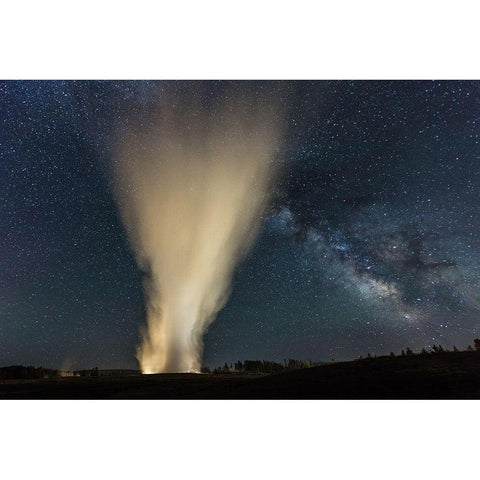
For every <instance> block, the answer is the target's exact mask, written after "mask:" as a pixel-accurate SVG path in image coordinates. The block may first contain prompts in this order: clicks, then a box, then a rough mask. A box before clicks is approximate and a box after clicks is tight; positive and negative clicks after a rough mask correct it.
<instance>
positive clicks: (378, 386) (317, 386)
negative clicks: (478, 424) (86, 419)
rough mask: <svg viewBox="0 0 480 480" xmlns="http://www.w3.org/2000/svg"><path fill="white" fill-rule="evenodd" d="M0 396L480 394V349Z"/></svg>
mask: <svg viewBox="0 0 480 480" xmlns="http://www.w3.org/2000/svg"><path fill="white" fill-rule="evenodd" d="M0 398H13V399H14V398H79V399H95V398H110V399H114V398H117V399H121V398H124V399H127V398H131V399H135V398H136V399H162V398H164V399H188V398H190V399H472V398H477V399H480V353H479V352H476V351H467V352H448V353H447V352H443V353H436V354H425V355H404V356H392V357H391V356H385V357H378V358H366V359H363V360H355V361H351V362H338V363H331V364H327V365H324V366H317V367H310V368H304V369H298V370H287V371H282V372H280V373H276V374H270V375H268V374H254V373H237V374H216V375H213V374H204V375H197V374H158V375H130V376H89V377H65V378H48V379H34V380H3V381H0Z"/></svg>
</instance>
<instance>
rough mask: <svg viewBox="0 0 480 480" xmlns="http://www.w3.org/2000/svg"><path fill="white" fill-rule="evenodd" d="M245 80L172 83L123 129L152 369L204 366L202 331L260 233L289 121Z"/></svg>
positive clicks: (146, 366) (145, 347) (124, 174)
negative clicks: (230, 84) (216, 88)
mask: <svg viewBox="0 0 480 480" xmlns="http://www.w3.org/2000/svg"><path fill="white" fill-rule="evenodd" d="M246 88H247V87H246ZM242 90H243V91H242V92H241V93H239V92H238V89H236V90H235V91H233V90H232V92H227V93H225V92H224V94H223V95H222V96H221V97H220V96H219V97H218V98H216V97H213V98H212V97H207V96H205V95H199V94H198V92H197V93H196V94H194V95H190V96H189V95H185V93H184V94H182V95H178V94H176V93H172V92H170V93H169V92H168V91H167V92H165V91H164V92H163V94H162V99H161V104H162V107H161V108H154V109H153V111H150V112H148V113H147V114H146V115H145V116H142V118H138V119H136V121H133V122H132V121H129V122H128V123H129V125H130V126H129V127H128V128H126V127H125V128H123V131H122V132H121V134H119V139H118V144H117V148H116V155H115V161H114V168H113V178H114V186H115V197H116V200H117V203H118V205H119V210H120V214H121V217H122V220H123V222H124V224H125V227H126V230H127V232H128V236H129V240H130V243H131V246H132V248H133V250H134V252H135V255H136V258H137V262H138V264H139V267H140V268H141V269H142V271H143V272H144V291H145V297H146V305H147V325H146V328H144V329H143V330H142V342H141V345H139V346H138V348H137V358H138V360H139V362H140V367H141V370H142V372H143V373H159V372H196V371H199V370H200V368H201V358H202V353H203V340H202V336H203V334H204V332H205V330H206V328H207V327H208V325H209V324H210V323H211V322H212V321H213V320H214V319H215V316H216V314H217V312H218V311H219V310H220V309H221V308H222V307H223V306H224V305H225V303H226V301H227V299H228V296H229V294H230V285H231V279H232V275H233V272H234V268H235V266H236V265H237V263H238V262H239V261H240V260H241V259H242V258H243V257H244V256H245V254H246V253H247V252H248V250H249V248H250V247H251V245H252V243H253V241H254V240H255V237H256V234H257V231H258V228H259V224H260V221H261V215H262V212H263V210H264V208H265V206H266V202H267V201H268V198H269V192H270V189H271V185H272V180H273V179H274V177H275V168H274V156H275V153H276V151H277V148H278V143H279V141H280V136H281V131H282V122H281V121H280V120H279V119H280V118H281V114H280V109H279V108H278V107H279V101H278V100H275V101H274V99H273V97H272V95H266V94H265V93H262V91H259V90H258V89H256V90H252V88H251V87H248V91H247V92H245V91H244V90H245V89H242ZM132 123H133V126H132Z"/></svg>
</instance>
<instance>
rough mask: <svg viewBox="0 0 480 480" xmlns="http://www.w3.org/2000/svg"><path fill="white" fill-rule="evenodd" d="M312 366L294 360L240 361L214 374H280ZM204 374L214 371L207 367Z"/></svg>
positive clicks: (217, 370)
mask: <svg viewBox="0 0 480 480" xmlns="http://www.w3.org/2000/svg"><path fill="white" fill-rule="evenodd" d="M311 366H312V362H311V361H310V360H309V361H305V360H295V359H293V358H289V359H288V360H287V359H285V360H284V362H283V364H282V363H279V362H271V361H269V360H245V361H243V362H241V361H240V360H238V361H237V362H235V364H230V365H228V364H227V363H225V365H223V367H216V368H214V369H213V373H216V374H220V373H278V372H282V371H284V370H295V369H298V368H308V367H311ZM202 372H203V373H212V371H211V370H210V369H209V368H208V367H205V368H203V369H202Z"/></svg>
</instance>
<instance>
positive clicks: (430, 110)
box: [0, 81, 480, 369]
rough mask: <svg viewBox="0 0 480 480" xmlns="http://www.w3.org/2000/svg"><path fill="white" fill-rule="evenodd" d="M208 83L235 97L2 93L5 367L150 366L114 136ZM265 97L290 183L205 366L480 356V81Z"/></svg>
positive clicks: (347, 85)
mask: <svg viewBox="0 0 480 480" xmlns="http://www.w3.org/2000/svg"><path fill="white" fill-rule="evenodd" d="M194 83H195V89H194V90H195V92H199V91H201V92H202V95H203V96H204V97H205V98H207V99H208V98H216V97H218V96H222V95H225V91H226V82H201V84H199V83H198V82H188V81H183V82H154V81H145V82H141V81H6V82H0V122H1V129H0V159H1V161H0V168H1V175H0V188H1V192H2V195H1V200H2V210H1V216H0V221H1V232H2V233H1V239H2V247H1V249H0V301H1V307H0V308H1V310H0V365H13V364H24V365H27V364H34V365H37V366H39V365H44V366H48V367H57V368H65V369H68V368H91V367H93V366H99V368H137V366H138V364H137V361H136V359H135V346H136V345H137V344H138V342H139V327H140V326H141V325H142V324H143V323H144V317H145V312H144V308H145V305H144V298H143V292H142V276H141V273H140V272H139V270H138V268H137V265H136V262H135V258H134V254H133V253H132V251H131V249H130V248H129V246H128V241H127V237H126V234H125V231H124V228H123V226H122V223H121V221H120V219H119V216H118V212H117V208H116V206H115V202H114V200H113V195H112V188H111V183H110V180H109V175H108V167H107V166H108V164H109V161H111V156H112V142H113V139H112V131H113V128H114V126H115V125H116V124H118V122H123V121H125V119H126V118H129V117H130V116H132V115H134V116H135V117H137V118H139V117H140V118H143V117H145V119H146V121H148V115H149V112H150V111H151V109H152V106H155V105H158V104H160V105H161V104H162V102H163V101H166V100H165V98H166V97H164V96H163V95H162V92H163V91H164V89H165V88H168V89H174V90H176V89H178V91H180V92H187V93H188V91H189V89H191V88H192V86H193V84H194ZM199 85H200V87H201V88H198V86H199ZM243 86H244V84H242V82H233V83H229V85H228V87H229V88H230V89H231V88H232V87H233V88H239V89H241V88H243ZM253 86H254V87H255V88H258V89H266V90H268V89H279V92H281V93H280V95H281V98H282V101H284V102H285V103H288V108H287V112H288V113H287V114H286V115H287V116H286V125H287V126H286V132H285V138H284V139H283V142H282V144H281V145H280V146H279V155H278V159H277V161H278V162H279V163H280V164H281V172H282V174H281V176H280V178H279V180H278V183H277V185H276V187H275V191H274V193H273V198H272V202H271V205H270V207H269V208H268V210H267V211H266V212H265V214H264V221H263V224H262V228H261V231H260V234H259V237H258V240H257V242H256V244H255V246H254V248H253V250H252V251H251V253H250V255H249V256H248V258H247V259H246V260H245V261H244V262H243V263H242V264H241V265H240V266H239V267H238V268H237V271H236V274H235V277H234V281H233V291H232V295H231V297H230V300H229V301H228V303H227V305H226V307H225V308H224V309H223V310H222V311H221V312H220V313H219V315H218V316H217V319H216V321H215V322H214V323H213V324H212V325H211V326H210V328H209V330H208V332H207V334H206V335H205V352H204V364H205V365H209V366H215V365H220V364H223V363H224V362H228V363H230V362H235V361H236V360H238V359H240V360H243V359H269V360H275V361H283V359H284V358H299V359H311V360H313V361H329V360H331V359H332V358H334V359H335V360H346V359H353V358H356V357H358V356H359V355H366V354H367V353H368V352H369V353H371V354H372V355H380V354H388V353H390V351H394V352H395V353H398V352H399V351H400V350H401V349H403V348H406V347H407V346H409V347H410V348H412V349H413V350H414V351H419V350H421V349H422V348H427V349H428V348H429V347H431V346H432V345H433V344H441V345H442V346H443V347H444V348H452V347H453V345H456V346H457V347H458V348H462V349H463V348H466V347H467V345H469V344H471V343H472V342H473V338H475V337H478V336H479V335H480V311H479V310H480V291H479V289H478V285H479V281H480V269H479V264H480V235H479V233H480V232H479V226H480V202H479V200H480V168H479V167H480V145H479V141H480V126H479V124H478V120H479V116H480V82H478V81H308V82H307V81H298V82H297V81H288V82H280V85H279V83H278V82H255V83H253ZM192 89H193V88H192Z"/></svg>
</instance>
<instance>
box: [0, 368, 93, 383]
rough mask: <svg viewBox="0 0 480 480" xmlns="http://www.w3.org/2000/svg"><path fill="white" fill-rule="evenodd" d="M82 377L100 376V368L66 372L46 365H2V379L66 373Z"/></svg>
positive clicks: (50, 376)
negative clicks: (45, 366)
mask: <svg viewBox="0 0 480 480" xmlns="http://www.w3.org/2000/svg"><path fill="white" fill-rule="evenodd" d="M68 374H69V375H70V376H73V375H75V376H81V377H98V375H99V374H98V368H97V367H95V368H92V369H90V370H78V371H76V372H64V371H62V370H57V369H55V368H44V367H33V366H28V367H24V366H23V365H13V366H11V367H0V380H18V379H33V378H52V377H63V376H66V375H68Z"/></svg>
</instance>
